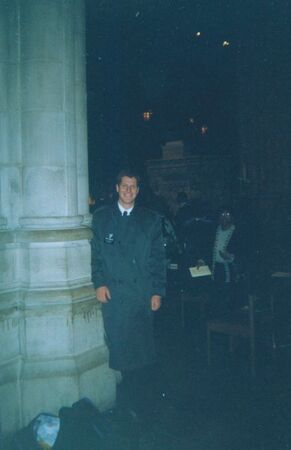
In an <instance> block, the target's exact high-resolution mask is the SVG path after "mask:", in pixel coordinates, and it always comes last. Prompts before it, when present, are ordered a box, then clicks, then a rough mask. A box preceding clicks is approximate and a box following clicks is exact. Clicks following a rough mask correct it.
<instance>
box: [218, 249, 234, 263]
mask: <svg viewBox="0 0 291 450" xmlns="http://www.w3.org/2000/svg"><path fill="white" fill-rule="evenodd" d="M219 254H220V256H221V257H222V258H223V259H225V261H232V260H233V259H234V255H233V254H232V253H229V252H227V251H224V252H222V251H221V250H220V251H219Z"/></svg>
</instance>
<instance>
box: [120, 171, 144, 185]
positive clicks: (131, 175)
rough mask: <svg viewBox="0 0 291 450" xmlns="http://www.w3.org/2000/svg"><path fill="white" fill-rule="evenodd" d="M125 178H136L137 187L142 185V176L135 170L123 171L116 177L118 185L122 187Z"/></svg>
mask: <svg viewBox="0 0 291 450" xmlns="http://www.w3.org/2000/svg"><path fill="white" fill-rule="evenodd" d="M123 177H128V178H135V179H136V183H137V185H138V186H139V185H140V176H139V174H138V173H137V172H136V171H135V170H133V169H122V170H121V171H120V172H119V174H118V175H117V177H116V184H118V185H120V183H121V180H122V178H123Z"/></svg>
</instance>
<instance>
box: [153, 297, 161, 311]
mask: <svg viewBox="0 0 291 450" xmlns="http://www.w3.org/2000/svg"><path fill="white" fill-rule="evenodd" d="M161 304H162V298H161V296H160V295H153V296H152V298H151V307H152V311H157V310H158V309H160V307H161Z"/></svg>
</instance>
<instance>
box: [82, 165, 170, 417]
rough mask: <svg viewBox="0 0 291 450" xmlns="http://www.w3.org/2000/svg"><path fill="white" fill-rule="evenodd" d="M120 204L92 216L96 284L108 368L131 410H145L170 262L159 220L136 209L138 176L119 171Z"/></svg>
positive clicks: (147, 212) (154, 215) (157, 216)
mask: <svg viewBox="0 0 291 450" xmlns="http://www.w3.org/2000/svg"><path fill="white" fill-rule="evenodd" d="M116 191H117V194H118V202H117V203H116V204H114V205H110V206H104V207H102V208H99V209H98V210H97V211H95V213H94V216H93V239H92V242H91V247H92V281H93V284H94V287H95V289H96V298H97V300H98V301H99V302H100V303H102V314H103V321H104V329H105V334H106V342H107V345H108V349H109V366H110V367H111V368H112V369H115V370H120V371H121V372H122V375H123V386H124V387H125V391H127V393H126V395H127V399H126V402H127V404H126V406H128V407H129V408H130V409H138V408H139V407H140V406H143V405H142V403H143V400H144V397H143V398H142V393H143V392H144V386H142V385H143V384H144V383H146V382H147V381H149V380H148V378H149V376H150V375H149V374H150V373H151V370H150V369H151V367H152V366H153V364H154V362H155V345H154V334H153V311H157V310H158V309H159V308H160V306H161V298H162V296H164V294H165V283H166V259H165V251H164V245H163V237H162V227H161V218H160V216H159V215H158V214H157V213H155V212H153V211H151V210H148V209H145V208H142V207H138V206H135V200H136V197H137V195H138V193H139V177H138V175H136V174H135V173H133V172H130V171H122V172H120V173H119V175H118V178H117V184H116Z"/></svg>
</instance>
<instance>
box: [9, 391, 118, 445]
mask: <svg viewBox="0 0 291 450" xmlns="http://www.w3.org/2000/svg"><path fill="white" fill-rule="evenodd" d="M42 414H44V413H42ZM42 414H39V415H38V416H36V417H35V418H34V419H33V420H32V421H31V422H30V423H29V424H28V425H27V426H26V427H24V428H22V429H21V430H20V431H18V432H17V433H16V434H15V436H14V439H13V445H12V449H13V450H39V449H41V448H44V447H42V446H41V445H40V444H39V443H38V442H37V438H36V433H35V428H36V423H37V421H38V420H39V417H40V416H42ZM47 416H51V417H56V416H53V415H50V414H47ZM59 419H60V428H59V432H58V435H57V438H56V440H55V442H54V445H53V446H52V447H51V448H52V450H95V449H96V450H120V449H121V447H120V446H119V442H118V441H119V439H118V438H117V433H116V432H115V430H114V427H113V426H112V423H111V422H110V420H109V419H107V418H106V417H105V416H104V415H103V414H101V413H100V412H99V410H98V409H97V408H96V407H95V406H94V404H93V403H92V402H91V401H90V400H89V399H87V398H83V399H81V400H79V401H78V402H76V403H74V404H73V405H72V407H71V408H67V407H63V408H61V409H60V410H59Z"/></svg>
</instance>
